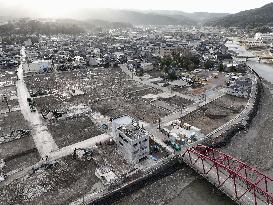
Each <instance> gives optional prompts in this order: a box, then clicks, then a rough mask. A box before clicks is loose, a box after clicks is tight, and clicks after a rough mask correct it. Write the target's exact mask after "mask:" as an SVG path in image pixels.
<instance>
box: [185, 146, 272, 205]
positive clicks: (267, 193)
mask: <svg viewBox="0 0 273 205" xmlns="http://www.w3.org/2000/svg"><path fill="white" fill-rule="evenodd" d="M181 157H182V158H183V161H184V162H185V163H187V164H188V165H189V166H191V167H192V168H193V169H195V170H196V171H197V172H198V173H199V174H201V175H202V176H204V177H205V178H207V179H208V180H209V181H210V182H211V183H212V184H214V185H215V186H216V187H218V188H219V189H220V190H222V191H223V192H224V193H226V194H227V195H228V196H229V197H230V198H232V199H233V200H234V201H236V202H237V203H239V204H255V205H263V204H268V205H270V204H273V179H271V178H269V177H268V176H266V175H264V174H263V173H261V172H260V171H258V170H257V169H255V168H253V167H251V166H249V165H247V164H245V163H243V162H241V161H240V160H238V159H236V158H234V157H232V156H230V155H227V154H225V153H222V152H220V151H218V150H217V149H214V148H210V147H207V146H204V145H197V146H194V147H190V148H188V149H187V150H186V151H185V152H184V154H182V155H181Z"/></svg>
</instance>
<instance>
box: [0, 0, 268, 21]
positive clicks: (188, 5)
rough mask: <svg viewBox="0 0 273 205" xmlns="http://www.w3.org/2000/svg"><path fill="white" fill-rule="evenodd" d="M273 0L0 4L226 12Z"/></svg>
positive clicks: (6, 3) (45, 9) (7, 0)
mask: <svg viewBox="0 0 273 205" xmlns="http://www.w3.org/2000/svg"><path fill="white" fill-rule="evenodd" d="M270 2H273V0H0V7H2V8H5V7H20V8H30V9H32V10H35V11H36V12H37V11H38V12H39V13H41V15H47V16H51V17H53V16H62V15H64V14H66V13H68V12H69V11H71V10H76V9H78V8H120V9H145V10H150V9H153V10H157V9H161V10H181V11H186V12H194V11H208V12H228V13H236V12H238V11H242V10H247V9H252V8H257V7H261V6H263V5H265V4H267V3H270Z"/></svg>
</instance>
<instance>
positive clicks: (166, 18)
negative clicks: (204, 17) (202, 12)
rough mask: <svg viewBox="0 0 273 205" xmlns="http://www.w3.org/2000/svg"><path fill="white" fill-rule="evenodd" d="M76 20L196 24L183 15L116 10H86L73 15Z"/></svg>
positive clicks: (145, 23) (146, 23)
mask: <svg viewBox="0 0 273 205" xmlns="http://www.w3.org/2000/svg"><path fill="white" fill-rule="evenodd" d="M71 17H72V18H76V19H82V20H83V19H98V20H103V21H110V22H125V23H130V24H133V25H194V24H196V22H195V21H194V20H192V19H191V18H188V17H186V16H183V15H179V17H178V16H170V15H165V14H158V13H151V12H142V11H132V10H116V9H85V10H82V11H81V12H77V13H74V14H71Z"/></svg>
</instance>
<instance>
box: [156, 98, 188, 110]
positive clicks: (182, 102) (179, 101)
mask: <svg viewBox="0 0 273 205" xmlns="http://www.w3.org/2000/svg"><path fill="white" fill-rule="evenodd" d="M158 100H160V101H163V102H166V103H168V104H170V105H175V106H177V107H179V108H181V107H186V106H189V105H191V104H193V101H191V100H187V99H185V98H182V97H179V96H174V97H170V98H159V99H158Z"/></svg>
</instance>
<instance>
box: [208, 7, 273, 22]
mask: <svg viewBox="0 0 273 205" xmlns="http://www.w3.org/2000/svg"><path fill="white" fill-rule="evenodd" d="M206 25H211V26H223V27H232V26H237V27H257V26H264V25H270V26H272V25H273V3H269V4H266V5H265V6H263V7H261V8H257V9H251V10H247V11H241V12H239V13H237V14H232V15H228V16H226V17H223V18H219V19H217V20H213V21H210V22H208V23H207V24H206Z"/></svg>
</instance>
